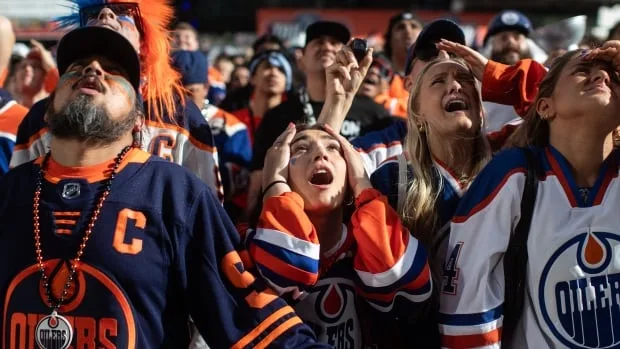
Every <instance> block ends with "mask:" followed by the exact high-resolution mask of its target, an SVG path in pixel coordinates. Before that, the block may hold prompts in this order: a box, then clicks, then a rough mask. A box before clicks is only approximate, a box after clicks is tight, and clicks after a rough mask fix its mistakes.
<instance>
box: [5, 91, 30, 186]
mask: <svg viewBox="0 0 620 349" xmlns="http://www.w3.org/2000/svg"><path fill="white" fill-rule="evenodd" d="M27 113H28V109H27V108H26V107H24V106H22V105H20V104H18V103H17V102H16V101H14V100H13V98H12V97H11V95H10V94H9V93H8V92H7V91H6V90H3V89H0V175H4V174H5V173H6V172H7V171H8V170H9V162H10V161H11V156H12V155H13V148H14V147H15V138H16V137H17V129H18V127H19V124H20V123H21V122H22V120H23V119H24V117H25V116H26V114H27Z"/></svg>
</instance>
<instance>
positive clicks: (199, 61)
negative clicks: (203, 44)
mask: <svg viewBox="0 0 620 349" xmlns="http://www.w3.org/2000/svg"><path fill="white" fill-rule="evenodd" d="M172 66H173V67H174V68H175V69H176V70H178V71H179V73H181V75H182V83H183V85H193V84H205V83H206V82H207V73H208V70H207V69H208V68H207V67H208V62H207V57H205V55H204V54H203V53H202V52H200V51H184V50H180V51H175V52H173V53H172Z"/></svg>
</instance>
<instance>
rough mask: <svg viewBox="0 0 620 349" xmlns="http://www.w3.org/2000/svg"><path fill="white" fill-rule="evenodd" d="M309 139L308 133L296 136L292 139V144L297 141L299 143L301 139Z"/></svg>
mask: <svg viewBox="0 0 620 349" xmlns="http://www.w3.org/2000/svg"><path fill="white" fill-rule="evenodd" d="M307 139H308V136H306V135H303V136H299V137H296V138H295V139H293V140H292V141H291V144H290V146H293V144H295V143H297V142H299V141H305V140H307Z"/></svg>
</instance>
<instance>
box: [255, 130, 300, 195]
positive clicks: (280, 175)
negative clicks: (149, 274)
mask: <svg viewBox="0 0 620 349" xmlns="http://www.w3.org/2000/svg"><path fill="white" fill-rule="evenodd" d="M296 133H297V129H296V128H295V125H294V124H293V123H290V124H289V126H288V127H287V128H286V130H285V131H284V132H282V134H281V135H280V136H279V137H278V138H277V139H276V141H275V142H274V143H273V145H272V146H271V147H270V148H269V150H268V151H267V155H266V156H265V165H264V166H263V188H265V187H266V186H268V185H269V184H271V183H272V182H274V181H284V182H287V181H288V165H289V161H290V159H291V147H290V145H291V141H292V140H293V137H295V134H296Z"/></svg>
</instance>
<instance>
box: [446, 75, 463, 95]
mask: <svg viewBox="0 0 620 349" xmlns="http://www.w3.org/2000/svg"><path fill="white" fill-rule="evenodd" d="M449 88H450V93H451V94H452V93H457V92H461V90H462V89H463V86H461V83H460V82H458V80H456V79H455V78H452V79H450V84H449Z"/></svg>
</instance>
